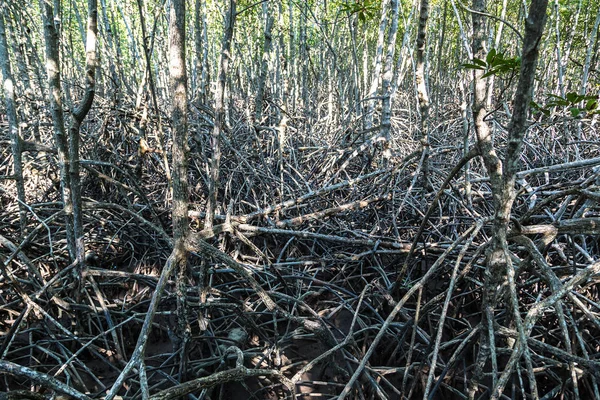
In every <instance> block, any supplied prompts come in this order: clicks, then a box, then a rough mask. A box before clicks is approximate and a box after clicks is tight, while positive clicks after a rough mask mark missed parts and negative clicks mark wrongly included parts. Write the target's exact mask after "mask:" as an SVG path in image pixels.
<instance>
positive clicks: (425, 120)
mask: <svg viewBox="0 0 600 400" xmlns="http://www.w3.org/2000/svg"><path fill="white" fill-rule="evenodd" d="M428 18H429V1H428V0H421V7H420V11H419V28H418V30H417V43H416V71H415V78H416V83H417V98H418V100H419V111H420V113H421V119H420V125H419V126H420V128H421V145H422V146H423V167H422V169H423V184H424V187H426V188H429V187H430V184H429V91H428V88H427V84H426V82H425V51H426V48H427V40H426V31H427V20H428Z"/></svg>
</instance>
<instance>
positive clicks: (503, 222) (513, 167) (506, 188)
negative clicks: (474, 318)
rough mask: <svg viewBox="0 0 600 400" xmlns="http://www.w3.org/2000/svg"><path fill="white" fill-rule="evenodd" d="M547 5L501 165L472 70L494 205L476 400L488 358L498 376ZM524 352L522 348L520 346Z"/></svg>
mask: <svg viewBox="0 0 600 400" xmlns="http://www.w3.org/2000/svg"><path fill="white" fill-rule="evenodd" d="M485 6H486V1H485V0H474V1H473V6H472V8H473V10H474V12H473V13H472V18H473V56H474V57H475V58H479V59H485V55H486V50H485V48H484V39H485V24H484V22H485V21H484V16H483V15H482V14H481V13H482V12H484V11H485ZM547 6H548V0H533V1H532V3H531V6H530V9H529V14H528V17H527V18H526V21H525V38H524V43H523V50H522V57H521V60H522V61H521V69H520V74H519V82H518V84H517V90H516V92H515V96H514V99H513V113H512V118H511V121H510V124H509V127H508V142H507V147H506V156H505V158H504V161H501V160H500V158H499V157H498V155H497V153H496V150H495V147H494V141H493V137H492V135H491V132H490V129H489V126H488V124H487V122H486V121H485V119H484V117H485V115H486V114H487V110H486V108H485V100H486V91H487V84H486V82H485V79H483V78H482V75H483V73H484V71H482V70H475V72H474V76H475V82H474V86H475V89H474V93H473V97H474V98H473V119H474V121H475V131H476V134H477V144H478V146H479V150H480V153H481V156H482V158H483V162H484V164H485V167H486V169H487V172H488V175H489V176H490V183H491V187H492V198H493V206H494V218H493V223H492V224H493V230H492V232H493V236H492V239H491V248H490V251H489V252H488V255H487V260H486V264H487V273H486V280H485V284H484V296H483V305H482V311H483V326H484V330H483V332H484V333H483V334H482V336H481V340H480V349H479V354H478V356H477V362H476V366H475V374H474V377H473V380H472V381H471V384H470V388H469V398H475V397H476V392H477V390H478V382H479V381H480V380H481V379H482V377H483V374H484V368H485V365H486V363H487V360H488V358H490V357H491V360H492V368H493V371H498V369H497V362H496V358H495V339H494V330H495V328H494V326H493V323H494V307H495V306H496V304H497V301H498V290H499V289H500V288H501V287H503V286H502V285H503V283H504V282H505V281H506V280H507V276H508V275H509V274H511V273H512V272H511V269H512V268H513V266H512V262H511V260H510V255H509V250H508V240H507V234H508V223H509V221H510V217H511V210H512V206H513V203H514V201H515V198H516V195H517V191H516V189H515V182H516V176H517V172H518V169H519V160H520V156H521V152H522V147H523V139H524V137H525V132H526V130H527V128H528V126H527V113H528V110H529V104H530V102H531V99H532V94H533V87H534V78H535V72H536V65H537V59H538V55H539V45H540V42H541V37H542V33H543V29H544V25H545V22H546V8H547ZM512 311H513V312H514V315H515V316H516V318H515V320H516V324H517V330H519V331H522V327H521V326H520V320H519V318H520V317H518V310H512ZM524 346H525V347H524V348H526V344H524ZM492 383H493V386H494V390H493V396H492V398H499V396H500V395H501V393H502V390H503V388H504V385H505V384H506V382H502V381H498V382H497V381H496V376H495V375H493V382H492ZM530 384H531V390H532V393H533V397H534V398H536V395H537V393H535V391H536V388H535V383H534V382H530Z"/></svg>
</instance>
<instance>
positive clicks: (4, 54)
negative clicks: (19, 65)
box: [0, 4, 27, 234]
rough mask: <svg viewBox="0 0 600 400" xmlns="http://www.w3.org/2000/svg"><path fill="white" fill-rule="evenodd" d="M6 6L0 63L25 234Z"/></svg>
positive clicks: (0, 16) (0, 19) (0, 15)
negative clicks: (6, 26)
mask: <svg viewBox="0 0 600 400" xmlns="http://www.w3.org/2000/svg"><path fill="white" fill-rule="evenodd" d="M7 11H8V10H7V9H6V5H5V4H2V5H1V6H0V63H1V64H2V79H3V82H2V86H3V87H4V97H5V100H6V116H7V119H8V130H9V134H10V139H11V144H12V156H13V172H14V178H15V182H16V186H17V199H18V200H19V224H20V229H21V234H23V233H24V232H25V228H26V225H27V216H26V214H25V212H26V207H25V205H26V199H25V183H24V180H23V162H22V149H21V136H20V134H19V121H18V118H17V106H16V103H15V83H14V81H13V77H12V71H11V67H10V58H9V55H8V42H7V40H6V28H5V25H4V17H5V15H7V14H8V13H7Z"/></svg>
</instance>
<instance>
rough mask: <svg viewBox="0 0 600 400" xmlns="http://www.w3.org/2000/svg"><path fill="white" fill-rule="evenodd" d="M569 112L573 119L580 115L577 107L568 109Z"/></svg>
mask: <svg viewBox="0 0 600 400" xmlns="http://www.w3.org/2000/svg"><path fill="white" fill-rule="evenodd" d="M569 111H571V115H572V116H573V118H577V117H579V114H580V113H581V110H580V109H579V108H577V107H571V108H569Z"/></svg>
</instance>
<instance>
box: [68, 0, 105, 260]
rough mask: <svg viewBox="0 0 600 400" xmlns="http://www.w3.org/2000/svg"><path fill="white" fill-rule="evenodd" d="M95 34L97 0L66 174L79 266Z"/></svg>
mask: <svg viewBox="0 0 600 400" xmlns="http://www.w3.org/2000/svg"><path fill="white" fill-rule="evenodd" d="M97 34H98V1H97V0H88V21H87V35H86V42H85V53H86V59H85V95H84V97H83V99H82V100H81V103H80V104H79V105H78V106H77V108H76V109H75V110H74V111H73V121H72V123H71V128H70V130H69V159H70V163H69V175H70V178H69V180H70V182H71V196H72V203H73V233H74V235H75V245H76V258H77V261H78V265H80V266H83V264H84V262H85V257H84V255H85V246H84V242H83V210H82V204H81V182H80V177H79V170H80V168H79V130H80V128H81V124H82V123H83V120H84V119H85V117H86V115H87V114H88V113H89V111H90V109H91V108H92V103H93V102H94V95H95V93H96V66H97V59H96V35H97Z"/></svg>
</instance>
